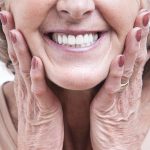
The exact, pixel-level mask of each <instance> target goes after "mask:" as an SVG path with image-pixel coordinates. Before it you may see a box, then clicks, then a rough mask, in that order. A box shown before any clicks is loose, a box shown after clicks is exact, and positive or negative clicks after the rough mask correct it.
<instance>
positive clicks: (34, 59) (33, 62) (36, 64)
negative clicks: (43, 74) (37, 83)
mask: <svg viewBox="0 0 150 150" xmlns="http://www.w3.org/2000/svg"><path fill="white" fill-rule="evenodd" d="M31 67H32V69H33V70H34V69H36V68H37V67H38V61H37V60H36V58H35V56H33V58H32V61H31Z"/></svg>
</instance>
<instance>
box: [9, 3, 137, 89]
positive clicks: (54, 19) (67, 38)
mask: <svg viewBox="0 0 150 150" xmlns="http://www.w3.org/2000/svg"><path fill="white" fill-rule="evenodd" d="M139 8H140V0H139V1H138V0H75V1H73V0H38V1H37V0H11V1H10V9H11V11H12V14H13V16H14V19H15V25H16V28H17V29H19V30H21V31H22V33H23V34H24V36H25V39H26V41H27V43H28V45H29V48H30V50H31V53H32V55H35V56H38V57H40V58H41V59H42V61H43V64H44V67H45V71H46V74H47V78H48V79H50V80H51V81H52V82H54V83H55V84H57V85H59V86H61V87H63V88H66V89H73V90H83V89H89V88H92V87H94V86H96V85H97V84H98V83H100V82H101V81H102V80H104V79H105V78H106V76H107V74H108V71H109V66H110V63H111V61H112V59H113V58H114V57H115V56H116V55H118V54H120V53H122V51H123V47H124V41H125V38H126V35H127V33H128V32H129V30H130V29H131V28H133V25H134V21H135V18H136V15H137V14H138V11H139ZM46 33H49V34H46ZM48 35H49V36H48ZM97 36H98V39H97ZM54 40H55V42H54ZM62 41H63V43H62Z"/></svg>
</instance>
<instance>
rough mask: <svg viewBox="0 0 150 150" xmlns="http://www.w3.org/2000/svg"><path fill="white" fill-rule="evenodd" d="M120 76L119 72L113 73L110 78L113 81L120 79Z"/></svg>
mask: <svg viewBox="0 0 150 150" xmlns="http://www.w3.org/2000/svg"><path fill="white" fill-rule="evenodd" d="M121 76H122V73H121V72H115V73H112V74H111V77H112V78H114V79H118V78H121Z"/></svg>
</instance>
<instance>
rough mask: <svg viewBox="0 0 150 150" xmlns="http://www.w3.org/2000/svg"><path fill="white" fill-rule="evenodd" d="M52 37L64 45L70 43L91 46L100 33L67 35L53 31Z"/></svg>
mask: <svg viewBox="0 0 150 150" xmlns="http://www.w3.org/2000/svg"><path fill="white" fill-rule="evenodd" d="M52 39H53V40H54V41H55V42H56V43H59V44H62V45H69V46H76V47H78V46H80V47H85V46H90V45H91V44H93V43H94V42H95V41H97V39H98V34H97V33H89V34H88V33H87V34H84V35H77V36H74V35H66V34H63V33H53V35H52Z"/></svg>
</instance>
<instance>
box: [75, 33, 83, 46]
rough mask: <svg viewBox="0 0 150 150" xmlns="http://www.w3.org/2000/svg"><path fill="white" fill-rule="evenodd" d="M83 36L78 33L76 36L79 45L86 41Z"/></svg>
mask: <svg viewBox="0 0 150 150" xmlns="http://www.w3.org/2000/svg"><path fill="white" fill-rule="evenodd" d="M83 41H84V39H83V36H82V35H78V36H76V44H77V45H82V44H83V43H84V42H83Z"/></svg>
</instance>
